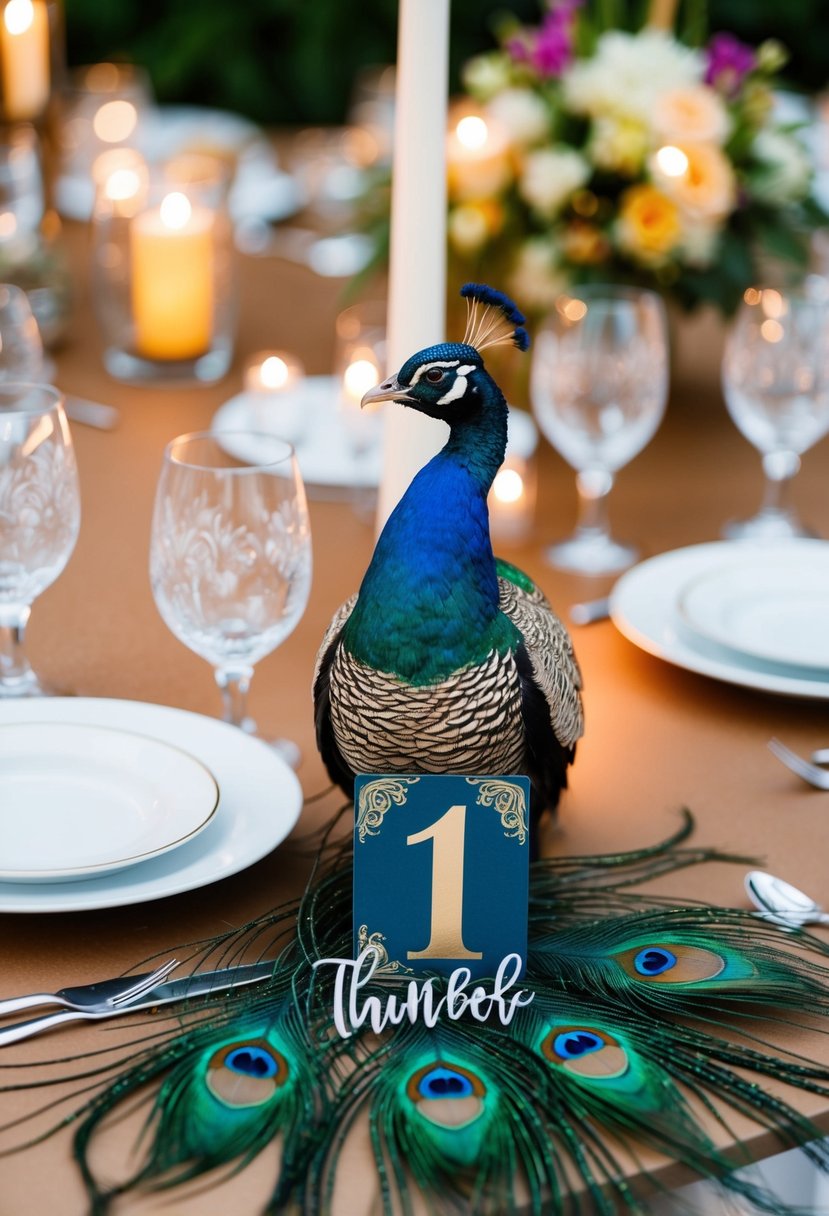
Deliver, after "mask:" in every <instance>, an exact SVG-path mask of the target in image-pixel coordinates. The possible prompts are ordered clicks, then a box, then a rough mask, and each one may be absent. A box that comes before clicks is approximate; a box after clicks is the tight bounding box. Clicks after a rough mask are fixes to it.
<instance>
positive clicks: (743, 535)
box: [722, 511, 817, 540]
mask: <svg viewBox="0 0 829 1216" xmlns="http://www.w3.org/2000/svg"><path fill="white" fill-rule="evenodd" d="M722 534H723V536H724V537H725V539H726V540H788V539H794V538H796V537H806V538H807V539H813V538H814V537H815V536H817V533H816V532H813V531H812V530H811V529H810V528H807V527H806V526H805V525H804V524H802V523H801V522H800V520H799V519H798V518H797V516H796V515H793V514H791V513H789V512H788V511H760V512H759V514H757V515H754V516H752V518H751V519H731V520H729V521H728V523H726V524H725V525H724V526H723V530H722Z"/></svg>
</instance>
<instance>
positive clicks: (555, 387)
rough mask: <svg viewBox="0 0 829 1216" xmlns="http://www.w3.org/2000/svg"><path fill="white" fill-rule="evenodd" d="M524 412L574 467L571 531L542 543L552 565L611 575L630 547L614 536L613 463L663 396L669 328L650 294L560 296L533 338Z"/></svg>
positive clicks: (656, 413)
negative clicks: (575, 512) (610, 511)
mask: <svg viewBox="0 0 829 1216" xmlns="http://www.w3.org/2000/svg"><path fill="white" fill-rule="evenodd" d="M530 374H531V397H532V405H533V412H534V414H535V416H536V419H537V421H538V425H539V426H540V428H541V430H542V432H543V434H544V435H545V436H546V438H547V439H548V440H549V442H550V443H551V444H552V445H553V447H554V448H555V449H556V450H557V451H558V452H560V454H561V455H562V456H563V457H564V459H565V460H566V461H567V462H568V464H570V465H572V467H573V468H574V469H575V470H576V472H577V477H576V486H577V488H578V493H579V517H578V523H577V526H576V530H575V532H574V533H573V535H572V536H571V537H570V538H569V539H567V540H564V541H561V542H559V543H557V544H554V545H552V546H551V547H550V548H548V549H547V558H548V560H549V561H550V563H551V564H552V565H553V566H557V567H558V568H559V569H562V570H572V571H575V572H577V573H580V574H588V575H600V574H613V573H615V572H617V571H619V570H624V569H625V568H626V567H627V566H630V565H631V564H632V563H633V562H634V561H635V560H636V558H637V556H638V552H637V550H636V549H635V548H634V547H632V546H631V545H624V544H621V543H620V542H619V541H616V540H614V539H613V537H612V536H611V533H610V528H609V524H608V517H607V498H608V495H609V493H610V491H611V489H612V488H613V477H614V474H615V473H616V472H617V470H618V469H620V468H622V466H623V465H626V464H627V463H628V462H629V461H630V460H632V459H633V457H634V456H636V455H637V454H638V453H639V452H641V450H642V448H644V447H645V445H646V444H647V443H649V442H650V440H651V439H652V438H653V436H654V434H655V433H656V430H657V428H658V427H659V423H660V422H661V421H662V416H663V414H664V412H665V403H666V401H667V397H668V330H667V321H666V316H665V309H664V306H663V304H662V301H661V299H660V298H659V296H657V295H656V294H655V293H654V292H651V291H644V290H640V289H638V288H633V287H618V288H617V287H608V286H599V285H596V286H589V287H584V288H579V289H578V290H576V291H575V292H574V293H573V294H572V295H566V296H561V297H560V298H559V300H558V301H557V304H556V309H555V311H554V313H553V315H552V316H551V317H550V318H549V319H548V321H547V322H546V323H545V325H544V326H543V328H542V330H541V332H540V333H539V335H538V337H537V339H536V342H535V351H534V354H533V360H532V367H531V373H530Z"/></svg>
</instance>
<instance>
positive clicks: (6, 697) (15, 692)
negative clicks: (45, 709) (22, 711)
mask: <svg viewBox="0 0 829 1216" xmlns="http://www.w3.org/2000/svg"><path fill="white" fill-rule="evenodd" d="M69 695H70V694H69V693H67V692H66V690H65V689H63V688H53V687H52V685H51V684H44V683H42V681H40V680H39V679H38V678H37V676H36V675H35V673H34V672H33V671H29V672H27V673H26V674H25V675H24V676H20V677H17V678H15V679H13V680H12V679H5V680H0V701H13V700H17V699H22V698H23V697H66V696H69Z"/></svg>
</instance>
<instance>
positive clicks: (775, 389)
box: [722, 287, 829, 540]
mask: <svg viewBox="0 0 829 1216" xmlns="http://www.w3.org/2000/svg"><path fill="white" fill-rule="evenodd" d="M722 383H723V392H724V394H725V402H726V405H727V406H728V412H729V414H730V415H731V417H732V419H733V421H734V424H735V425H736V427H737V428H738V430H739V431H740V432H741V433H742V434H743V435H744V436H745V438H746V439H747V440H748V441H749V443H751V444H753V445H754V447H755V448H757V449H758V451H759V452H760V453H761V454H762V457H763V473H764V474H765V481H766V484H765V492H764V495H763V501H762V505H761V507H760V510H759V511H758V513H757V514H756V515H754V516H752V517H751V518H750V519H746V520H732V521H731V522H730V523H727V524H726V525H725V527H724V528H723V535H725V536H727V537H728V538H729V539H731V540H742V539H763V538H764V537H768V538H775V537H783V538H785V537H789V536H811V535H813V533H812V532H810V531H809V530H808V529H807V528H805V527H804V525H803V524H802V522H801V521H800V519H799V518H798V516H797V514H796V512H795V511H794V509H793V508H792V506H791V504H790V502H789V492H790V488H791V483H792V479H793V478H794V477H795V475H796V474H797V473H798V471H799V469H800V457H801V455H802V453H803V452H805V451H806V450H807V449H808V448H810V447H812V445H813V444H815V443H817V441H818V439H820V438H822V436H823V435H825V434H826V432H827V431H829V303H827V301H826V299H825V298H822V297H820V296H819V295H817V294H802V295H796V294H783V293H781V292H779V291H777V290H775V289H774V288H763V289H760V288H754V287H750V288H749V289H748V290H747V291H746V292H745V295H744V297H743V303H742V305H741V307H740V311H739V312H738V314H737V317H736V319H735V321H734V325H733V326H732V328H731V331H730V333H729V335H728V338H727V340H726V346H725V355H724V358H723V366H722Z"/></svg>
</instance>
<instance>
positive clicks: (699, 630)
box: [677, 545, 829, 680]
mask: <svg viewBox="0 0 829 1216" xmlns="http://www.w3.org/2000/svg"><path fill="white" fill-rule="evenodd" d="M677 610H678V612H679V615H680V617H681V618H682V620H683V622H684V623H685V625H686V627H687V628H688V629H689V630H691V631H692V632H693V633H696V634H697V635H699V636H700V637H702V638H706V639H708V640H709V641H711V642H716V643H717V644H718V645H720V646H724V647H726V648H727V649H729V650H732V651H735V652H736V653H737V654H738V655H740V656H744V657H748V658H750V659H759V660H760V661H761V662H765V663H773V664H777V665H779V666H780V667H782V668H788V669H789V673H788V674H792V673H793V672H794V673H797V672H799V673H800V674H802V675H807V674H808V675H811V676H812V677H819V678H820V677H822V678H823V679H825V680H829V545H818V546H807V549H806V553H805V554H803V553H802V552H801V551H798V553H797V554H792V555H791V556H787V555H785V554H784V555H783V556H782V557H781V558H780V560H776V561H773V562H769V560H768V558H767V556H766V555H765V554H764V555H763V556H762V557H754V556H747V557H746V559H745V560H743V561H739V562H736V561H735V563H734V565H733V566H729V567H726V568H725V569H722V570H712V571H709V572H708V573H706V574H702V575H700V576H699V577H697V578H694V579H691V581H690V582H689V583H688V584H687V585H686V586H685V587H684V588H683V590H682V591H681V593H680V596H679V601H678V604H677ZM784 674H785V673H784Z"/></svg>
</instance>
